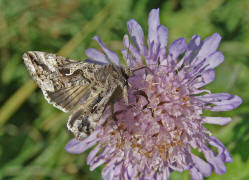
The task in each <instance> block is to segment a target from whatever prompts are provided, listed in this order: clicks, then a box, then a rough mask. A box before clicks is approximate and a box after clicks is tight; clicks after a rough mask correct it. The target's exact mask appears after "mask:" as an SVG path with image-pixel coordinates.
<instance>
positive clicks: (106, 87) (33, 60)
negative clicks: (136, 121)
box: [23, 51, 133, 140]
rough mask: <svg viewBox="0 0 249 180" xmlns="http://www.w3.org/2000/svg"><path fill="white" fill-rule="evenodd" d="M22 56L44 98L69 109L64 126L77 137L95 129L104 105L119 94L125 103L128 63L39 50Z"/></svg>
mask: <svg viewBox="0 0 249 180" xmlns="http://www.w3.org/2000/svg"><path fill="white" fill-rule="evenodd" d="M23 60H24V63H25V65H26V68H27V70H28V72H29V74H30V75H31V76H32V78H33V79H34V81H35V82H36V83H37V85H38V86H39V87H40V88H41V90H42V92H43V95H44V97H45V99H46V100H47V101H48V102H49V103H50V104H52V105H54V106H55V107H56V108H58V109H60V110H62V111H64V112H72V114H71V115H70V117H69V119H68V122H67V128H68V130H69V131H71V132H72V133H73V134H74V135H75V137H76V138H77V139H79V140H83V139H84V138H86V137H87V136H89V135H90V134H91V132H92V131H94V130H95V128H96V126H97V125H98V122H99V119H100V117H101V115H102V114H103V112H104V110H105V109H106V107H107V106H108V105H110V104H113V103H114V102H115V101H117V100H118V99H120V98H124V101H125V103H126V104H128V93H127V91H128V87H129V83H128V78H129V77H130V76H132V75H133V72H132V70H131V69H130V68H129V67H124V68H123V67H120V66H118V65H117V64H104V63H99V62H95V61H91V60H86V61H77V60H72V59H68V58H66V57H62V56H59V55H56V54H51V53H46V52H40V51H28V52H26V53H24V54H23Z"/></svg>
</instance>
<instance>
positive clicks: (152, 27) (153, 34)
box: [148, 8, 160, 47]
mask: <svg viewBox="0 0 249 180" xmlns="http://www.w3.org/2000/svg"><path fill="white" fill-rule="evenodd" d="M148 25H149V31H148V45H149V47H150V44H151V43H152V42H153V41H154V44H157V43H158V32H157V29H158V27H159V25H160V17H159V8H157V9H152V10H151V11H150V14H149V18H148Z"/></svg>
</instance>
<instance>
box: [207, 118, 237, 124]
mask: <svg viewBox="0 0 249 180" xmlns="http://www.w3.org/2000/svg"><path fill="white" fill-rule="evenodd" d="M231 121H232V118H230V117H204V118H203V119H202V122H203V123H207V124H217V125H225V124H227V123H230V122H231Z"/></svg>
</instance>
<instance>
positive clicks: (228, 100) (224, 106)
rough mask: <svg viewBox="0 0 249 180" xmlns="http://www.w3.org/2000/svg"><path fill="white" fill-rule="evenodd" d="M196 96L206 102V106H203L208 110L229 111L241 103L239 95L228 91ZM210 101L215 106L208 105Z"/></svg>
mask: <svg viewBox="0 0 249 180" xmlns="http://www.w3.org/2000/svg"><path fill="white" fill-rule="evenodd" d="M196 98H198V99H200V100H202V101H204V102H206V103H207V106H206V107H205V108H206V109H208V110H210V111H230V110H233V109H234V108H236V107H238V106H239V105H240V104H241V103H242V99H241V98H240V97H239V96H236V95H231V94H228V93H216V94H206V95H204V96H199V97H196ZM210 103H211V104H214V105H216V106H209V105H208V104H210Z"/></svg>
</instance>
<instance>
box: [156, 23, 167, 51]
mask: <svg viewBox="0 0 249 180" xmlns="http://www.w3.org/2000/svg"><path fill="white" fill-rule="evenodd" d="M158 38H159V43H160V48H165V47H166V46H167V43H168V28H166V27H165V26H163V25H160V26H159V28H158Z"/></svg>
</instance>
